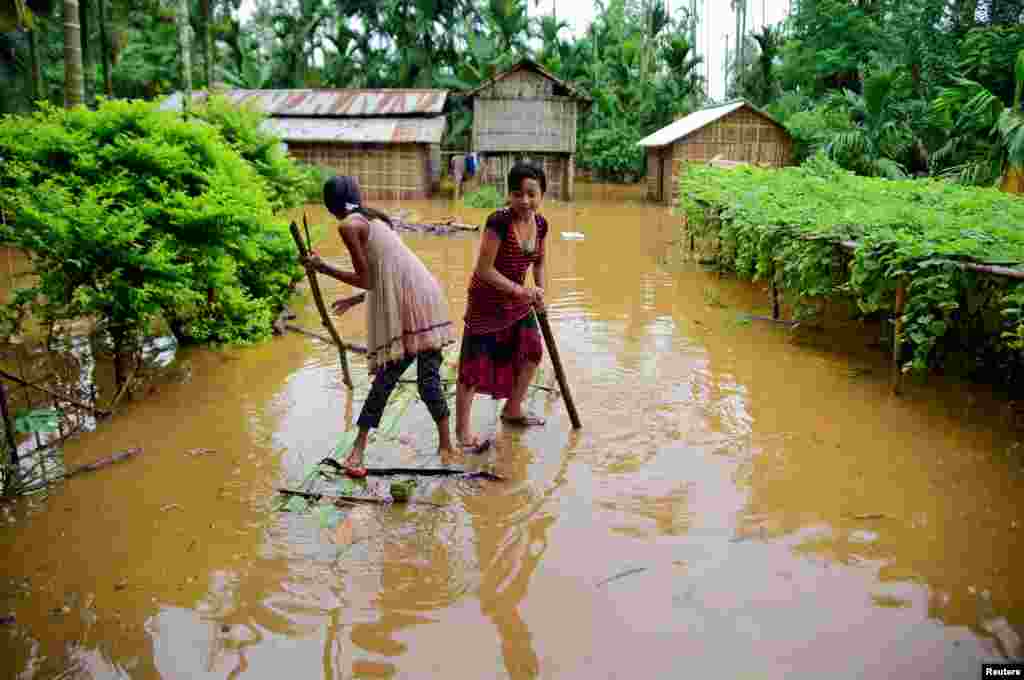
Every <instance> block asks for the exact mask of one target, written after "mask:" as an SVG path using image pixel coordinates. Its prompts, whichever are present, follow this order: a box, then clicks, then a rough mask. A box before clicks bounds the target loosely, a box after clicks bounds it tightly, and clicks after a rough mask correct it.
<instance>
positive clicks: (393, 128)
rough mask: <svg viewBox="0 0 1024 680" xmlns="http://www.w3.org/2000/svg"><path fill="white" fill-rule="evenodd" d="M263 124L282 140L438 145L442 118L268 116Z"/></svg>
mask: <svg viewBox="0 0 1024 680" xmlns="http://www.w3.org/2000/svg"><path fill="white" fill-rule="evenodd" d="M263 127H264V129H265V130H267V131H268V132H272V133H273V134H275V135H277V136H279V137H280V138H281V139H282V140H284V141H285V142H349V143H356V142H364V143H384V144H402V143H405V144H440V143H441V137H442V136H443V135H444V127H445V117H444V116H435V117H433V118H333V119H332V118H268V119H267V120H266V121H264V123H263Z"/></svg>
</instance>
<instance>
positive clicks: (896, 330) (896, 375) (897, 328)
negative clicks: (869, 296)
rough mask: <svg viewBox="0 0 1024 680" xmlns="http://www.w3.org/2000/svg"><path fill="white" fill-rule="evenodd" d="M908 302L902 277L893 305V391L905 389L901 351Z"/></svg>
mask: <svg viewBox="0 0 1024 680" xmlns="http://www.w3.org/2000/svg"><path fill="white" fill-rule="evenodd" d="M906 303H907V286H906V282H905V281H904V280H903V279H900V282H899V284H898V285H897V286H896V304H895V305H893V310H892V313H893V317H894V319H893V329H892V393H893V394H897V395H898V394H901V393H902V391H903V369H902V367H901V366H900V359H901V357H900V355H901V354H902V352H901V351H900V350H901V349H902V348H903V347H902V346H903V340H902V336H903V310H904V308H905V307H906Z"/></svg>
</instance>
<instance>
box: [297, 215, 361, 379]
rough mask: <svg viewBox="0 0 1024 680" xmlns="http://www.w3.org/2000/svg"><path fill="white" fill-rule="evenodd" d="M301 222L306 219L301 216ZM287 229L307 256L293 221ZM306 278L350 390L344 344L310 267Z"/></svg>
mask: <svg viewBox="0 0 1024 680" xmlns="http://www.w3.org/2000/svg"><path fill="white" fill-rule="evenodd" d="M302 219H303V221H305V219H306V217H305V215H303V217H302ZM289 229H290V230H291V232H292V238H293V239H294V240H295V246H296V247H297V248H298V249H299V254H300V255H302V256H303V257H305V256H307V255H309V251H308V250H306V244H305V243H303V242H302V234H300V233H299V225H297V224H295V222H294V221H293V222H292V223H291V224H290V225H289ZM306 277H307V278H308V279H309V289H310V291H312V293H313V302H315V303H316V308H317V311H319V312H320V320H321V321H322V322H323V325H324V328H326V329H327V332H328V333H330V334H331V340H333V341H334V344H335V346H337V348H338V356H339V357H340V359H341V372H342V377H343V380H344V382H345V387H347V388H349V389H352V374H351V373H350V372H349V370H348V356H346V354H345V343H344V342H342V340H341V336H340V335H339V334H338V329H336V328H335V327H334V323H333V322H332V321H331V317H330V315H329V314H328V313H327V306H326V305H325V304H324V297H323V294H322V293H321V292H320V284H319V283H318V282H317V279H316V271H314V270H313V268H312V267H306Z"/></svg>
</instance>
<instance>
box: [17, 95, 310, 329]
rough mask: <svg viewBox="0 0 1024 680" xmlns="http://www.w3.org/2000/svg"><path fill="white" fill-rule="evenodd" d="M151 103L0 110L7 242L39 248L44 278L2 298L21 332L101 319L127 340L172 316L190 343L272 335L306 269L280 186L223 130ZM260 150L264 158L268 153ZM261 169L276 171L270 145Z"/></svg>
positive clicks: (224, 124)
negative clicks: (278, 214)
mask: <svg viewBox="0 0 1024 680" xmlns="http://www.w3.org/2000/svg"><path fill="white" fill-rule="evenodd" d="M206 115H212V116H219V118H217V119H218V120H219V121H221V124H219V125H218V127H216V128H215V127H214V126H212V125H203V124H196V123H195V122H185V121H183V120H182V118H181V116H179V115H176V114H173V113H167V112H160V111H158V110H157V109H156V108H155V106H154V105H153V104H151V103H144V102H127V101H107V102H104V103H103V104H102V105H101V106H100V107H99V109H98V110H96V111H90V110H87V109H84V108H78V109H74V110H71V111H66V110H63V109H59V108H55V107H52V106H45V107H43V108H42V109H41V110H40V111H39V112H37V113H35V114H33V115H32V116H25V117H13V116H12V117H6V118H3V119H0V157H2V158H3V159H4V160H3V162H2V163H0V210H2V211H3V213H4V215H5V218H6V219H5V220H4V221H3V223H2V224H0V242H2V243H4V244H7V245H11V246H14V247H17V248H21V249H24V250H25V251H27V252H28V254H29V258H30V260H31V263H32V265H33V269H34V271H35V273H36V275H37V280H35V281H33V282H32V283H30V284H29V285H27V286H26V287H23V288H21V289H19V290H16V291H15V293H14V299H13V301H12V302H11V303H10V304H9V305H7V306H5V307H4V308H2V309H0V312H2V318H0V321H5V322H7V324H8V326H9V327H8V328H7V330H8V331H9V332H10V331H13V330H15V329H16V327H17V326H18V325H19V324H20V319H21V318H23V317H24V315H25V313H26V312H29V313H31V314H32V315H33V316H34V317H35V318H37V319H43V320H47V319H51V320H52V319H72V318H78V317H95V318H96V319H97V320H98V321H99V322H100V323H101V324H102V325H104V326H105V327H107V328H108V329H109V330H110V331H111V333H112V334H113V335H114V337H115V341H116V340H117V338H125V337H126V336H133V335H136V334H139V333H144V332H147V331H148V330H149V329H150V327H151V324H152V323H153V322H154V321H156V320H157V319H159V318H160V317H162V318H164V319H165V320H166V321H167V322H168V323H169V325H170V326H171V328H172V330H173V331H174V332H175V335H176V336H177V337H178V339H179V341H182V342H216V343H238V342H248V341H255V340H258V339H261V338H263V337H265V336H266V335H267V334H268V333H269V330H270V323H271V320H272V317H273V313H274V310H275V309H277V308H279V307H280V306H281V305H283V304H284V302H285V301H286V299H287V297H288V296H289V294H290V286H291V284H292V283H293V282H295V281H297V280H298V279H299V278H301V270H300V268H299V267H298V265H297V263H296V261H295V256H294V253H293V245H292V243H291V238H290V235H289V233H288V230H287V226H286V225H285V224H283V223H281V222H280V221H277V220H275V218H274V213H273V205H272V202H271V199H270V198H268V193H272V192H276V193H275V195H276V196H277V200H278V201H282V200H285V199H284V197H285V196H287V191H286V190H283V189H281V188H280V187H278V188H277V189H274V188H273V187H272V185H271V184H270V183H269V182H268V181H267V180H265V179H263V178H261V176H260V174H258V173H257V171H256V170H255V169H254V166H253V165H251V164H250V163H248V162H246V160H245V159H244V158H243V157H242V156H241V155H240V154H239V153H238V151H236V150H235V148H232V146H231V145H229V143H227V142H225V140H224V138H223V137H222V136H221V134H220V133H219V132H218V130H224V129H235V130H240V131H241V133H240V134H239V136H238V137H236V139H235V142H234V146H235V147H236V148H237V147H246V148H251V147H247V145H248V144H249V143H250V142H251V141H252V140H251V138H247V137H245V134H244V133H245V126H244V125H238V126H235V127H233V123H231V119H230V117H229V116H226V115H223V114H222V113H218V114H206ZM254 157H255V158H257V159H258V158H260V157H261V156H260V154H259V153H256V154H255V155H254ZM262 157H263V158H270V159H271V160H270V161H269V162H267V163H266V164H265V165H264V166H263V167H262V171H263V172H264V173H265V176H272V175H273V171H274V168H275V167H278V166H275V163H276V161H273V160H272V153H269V152H268V155H266V156H262Z"/></svg>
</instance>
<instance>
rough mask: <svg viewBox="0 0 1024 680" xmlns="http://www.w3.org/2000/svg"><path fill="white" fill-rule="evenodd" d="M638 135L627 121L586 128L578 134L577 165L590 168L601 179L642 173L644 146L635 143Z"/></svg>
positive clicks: (612, 178)
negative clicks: (613, 124) (612, 125)
mask: <svg viewBox="0 0 1024 680" xmlns="http://www.w3.org/2000/svg"><path fill="white" fill-rule="evenodd" d="M641 137H642V135H641V134H640V132H639V131H638V130H636V129H634V128H633V127H632V126H630V125H627V124H622V125H618V126H616V127H598V128H594V129H592V130H588V131H586V132H584V133H583V134H582V135H581V137H580V148H579V161H578V163H579V166H580V167H583V168H589V169H591V170H594V171H595V172H596V173H597V175H598V176H599V177H601V178H604V179H611V180H616V181H621V180H624V179H626V178H633V177H642V176H643V174H644V162H645V160H644V149H643V148H642V147H639V146H637V145H636V143H637V142H639V141H640V139H641Z"/></svg>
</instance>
